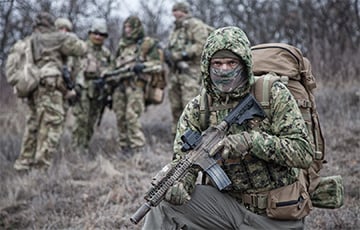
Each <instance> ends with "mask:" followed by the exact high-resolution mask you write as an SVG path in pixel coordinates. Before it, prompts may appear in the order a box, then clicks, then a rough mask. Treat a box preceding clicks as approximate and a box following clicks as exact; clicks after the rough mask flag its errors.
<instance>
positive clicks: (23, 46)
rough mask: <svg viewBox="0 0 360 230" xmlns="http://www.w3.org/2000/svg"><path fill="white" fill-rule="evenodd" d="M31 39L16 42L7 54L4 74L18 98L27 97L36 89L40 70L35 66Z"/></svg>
mask: <svg viewBox="0 0 360 230" xmlns="http://www.w3.org/2000/svg"><path fill="white" fill-rule="evenodd" d="M31 41H32V40H31V37H27V38H25V39H23V40H19V41H17V42H16V43H15V44H14V45H13V47H11V49H10V52H9V54H8V57H7V60H6V65H5V73H6V80H7V82H8V83H9V84H10V85H11V86H13V87H14V92H15V94H16V95H17V96H18V97H21V98H22V97H28V96H30V95H31V93H32V92H33V91H34V90H35V89H36V88H37V87H38V85H39V81H40V70H39V68H38V67H37V66H36V65H35V63H34V59H33V53H32V45H31V43H32V42H31Z"/></svg>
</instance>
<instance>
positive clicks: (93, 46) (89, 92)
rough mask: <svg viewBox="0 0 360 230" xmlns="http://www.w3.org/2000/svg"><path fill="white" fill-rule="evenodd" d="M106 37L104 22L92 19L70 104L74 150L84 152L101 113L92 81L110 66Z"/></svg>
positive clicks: (98, 91) (98, 93) (99, 93)
mask: <svg viewBox="0 0 360 230" xmlns="http://www.w3.org/2000/svg"><path fill="white" fill-rule="evenodd" d="M107 37H108V30H107V26H106V23H105V22H104V21H102V20H100V19H96V20H94V22H93V24H92V26H91V28H90V30H89V33H88V40H87V42H86V44H87V53H86V55H85V56H84V58H83V59H82V60H81V71H80V73H79V76H78V77H77V79H76V90H77V91H78V92H79V93H80V100H79V102H77V103H76V104H75V106H74V107H73V115H74V117H75V124H74V126H73V132H72V145H73V148H74V149H75V150H78V151H80V152H82V153H87V152H88V148H89V142H90V139H91V137H92V135H93V133H94V125H95V123H96V121H97V120H98V119H99V117H100V115H101V108H102V106H103V105H102V104H103V103H104V101H103V100H102V97H103V96H104V95H103V89H102V88H101V85H100V86H99V85H97V84H96V83H97V82H99V79H100V80H101V77H102V74H103V73H104V72H105V71H107V69H108V68H110V65H111V62H112V56H111V53H110V51H109V50H108V49H107V48H106V47H105V46H104V41H105V39H106V38H107Z"/></svg>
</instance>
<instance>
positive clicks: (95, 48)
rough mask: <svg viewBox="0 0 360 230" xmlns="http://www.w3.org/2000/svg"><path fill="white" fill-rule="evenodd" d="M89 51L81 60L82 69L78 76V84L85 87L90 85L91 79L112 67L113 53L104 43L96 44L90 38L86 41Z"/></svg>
mask: <svg viewBox="0 0 360 230" xmlns="http://www.w3.org/2000/svg"><path fill="white" fill-rule="evenodd" d="M86 45H87V52H86V54H85V56H84V58H83V59H82V60H81V71H80V73H79V77H78V78H77V84H80V85H81V86H82V87H83V88H88V87H89V84H91V83H89V80H94V79H97V78H99V77H100V76H101V74H102V73H104V72H106V71H107V70H108V69H109V68H111V63H112V55H111V53H110V51H109V49H107V48H106V47H105V46H104V45H102V46H99V45H94V44H93V43H92V42H91V41H90V40H88V41H86Z"/></svg>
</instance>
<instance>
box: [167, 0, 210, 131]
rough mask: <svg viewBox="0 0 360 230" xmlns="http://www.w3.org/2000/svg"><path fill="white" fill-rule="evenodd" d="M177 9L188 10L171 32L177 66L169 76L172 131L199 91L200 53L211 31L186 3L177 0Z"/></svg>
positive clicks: (172, 49) (172, 53) (171, 43)
mask: <svg viewBox="0 0 360 230" xmlns="http://www.w3.org/2000/svg"><path fill="white" fill-rule="evenodd" d="M173 10H179V11H182V12H184V13H186V16H184V17H183V18H181V19H179V20H176V21H175V28H174V30H173V31H172V33H171V34H170V37H169V44H168V47H167V48H168V50H169V51H170V52H171V56H172V61H173V65H174V66H173V67H172V68H171V73H170V77H169V81H170V84H169V100H170V104H171V112H172V119H173V125H172V133H173V134H175V131H176V124H177V122H178V119H179V117H180V115H181V112H182V111H183V109H184V107H185V105H186V104H187V103H188V102H189V101H190V100H191V99H192V98H193V97H195V96H196V95H197V94H198V93H199V89H200V86H201V78H200V54H201V51H202V48H203V44H204V43H205V41H206V38H207V35H208V30H207V28H208V25H206V24H205V23H204V22H202V21H201V20H199V19H197V18H195V17H192V16H191V15H190V13H188V10H189V7H188V5H187V4H185V3H176V4H174V6H173Z"/></svg>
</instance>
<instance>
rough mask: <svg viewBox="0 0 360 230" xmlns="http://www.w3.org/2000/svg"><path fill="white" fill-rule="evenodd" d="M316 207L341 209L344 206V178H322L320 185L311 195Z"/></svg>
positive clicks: (337, 176)
mask: <svg viewBox="0 0 360 230" xmlns="http://www.w3.org/2000/svg"><path fill="white" fill-rule="evenodd" d="M310 195H311V201H312V203H313V205H314V207H317V208H340V207H341V206H342V205H343V204H344V185H343V180H342V177H341V176H339V175H336V176H327V177H321V178H320V183H319V184H318V186H317V187H316V189H315V190H314V191H313V192H312V193H311V194H310Z"/></svg>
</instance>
